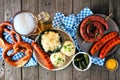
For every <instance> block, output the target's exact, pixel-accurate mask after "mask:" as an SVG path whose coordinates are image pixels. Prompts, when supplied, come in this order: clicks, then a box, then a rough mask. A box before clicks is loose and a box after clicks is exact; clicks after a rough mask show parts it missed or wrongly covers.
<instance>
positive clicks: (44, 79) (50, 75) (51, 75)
mask: <svg viewBox="0 0 120 80" xmlns="http://www.w3.org/2000/svg"><path fill="white" fill-rule="evenodd" d="M55 78H56V72H55V71H49V70H46V69H44V68H43V67H41V66H39V80H56V79H55Z"/></svg>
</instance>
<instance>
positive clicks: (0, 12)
mask: <svg viewBox="0 0 120 80" xmlns="http://www.w3.org/2000/svg"><path fill="white" fill-rule="evenodd" d="M3 6H4V0H1V2H0V23H2V22H3V21H4V7H3ZM0 54H1V53H0ZM0 80H5V67H4V62H3V61H2V60H0Z"/></svg>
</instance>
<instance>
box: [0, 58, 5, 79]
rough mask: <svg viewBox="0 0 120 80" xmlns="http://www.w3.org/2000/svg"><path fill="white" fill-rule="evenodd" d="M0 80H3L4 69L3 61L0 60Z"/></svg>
mask: <svg viewBox="0 0 120 80" xmlns="http://www.w3.org/2000/svg"><path fill="white" fill-rule="evenodd" d="M0 80H5V67H4V61H3V60H0Z"/></svg>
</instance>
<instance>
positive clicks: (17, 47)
mask: <svg viewBox="0 0 120 80" xmlns="http://www.w3.org/2000/svg"><path fill="white" fill-rule="evenodd" d="M8 26H9V27H10V28H8ZM4 32H6V33H8V34H9V35H10V36H11V39H12V40H11V41H12V43H9V42H8V41H7V40H6V39H5V38H4V36H3V33H4ZM0 46H1V47H2V48H3V49H4V50H3V53H2V56H3V58H4V60H5V61H6V62H7V63H8V64H10V65H12V66H16V67H22V66H24V65H25V64H26V63H27V62H28V60H29V59H30V58H31V56H32V47H31V45H30V44H29V43H27V42H23V41H22V38H21V36H20V35H19V34H17V33H16V32H15V31H14V30H12V24H11V23H10V22H3V23H1V24H0ZM10 50H13V52H12V53H11V54H10V55H8V53H9V51H10ZM20 52H22V53H23V54H25V55H24V56H22V58H20V59H18V60H14V59H13V56H15V54H20ZM20 56H21V55H20Z"/></svg>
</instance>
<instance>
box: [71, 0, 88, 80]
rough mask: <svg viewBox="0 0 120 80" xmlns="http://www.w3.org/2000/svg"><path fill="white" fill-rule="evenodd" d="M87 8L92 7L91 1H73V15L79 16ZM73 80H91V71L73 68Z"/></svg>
mask: <svg viewBox="0 0 120 80" xmlns="http://www.w3.org/2000/svg"><path fill="white" fill-rule="evenodd" d="M85 7H90V0H73V13H75V14H77V13H79V12H80V11H81V10H82V9H83V8H85ZM73 80H90V70H87V71H85V72H80V71H77V70H76V69H75V68H73Z"/></svg>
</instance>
